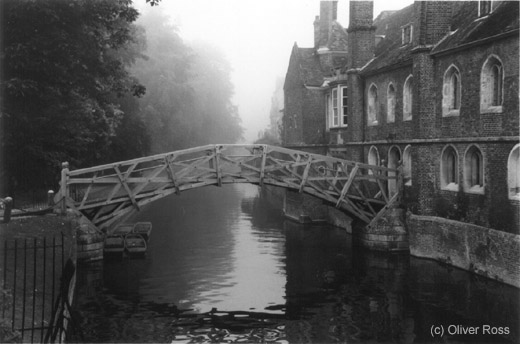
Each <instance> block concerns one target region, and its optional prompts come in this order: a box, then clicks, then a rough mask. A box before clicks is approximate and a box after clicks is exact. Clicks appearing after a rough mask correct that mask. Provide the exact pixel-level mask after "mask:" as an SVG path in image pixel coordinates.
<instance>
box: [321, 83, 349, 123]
mask: <svg viewBox="0 0 520 344" xmlns="http://www.w3.org/2000/svg"><path fill="white" fill-rule="evenodd" d="M344 90H345V92H347V86H345V85H337V86H334V87H331V88H330V90H329V92H328V93H327V95H326V106H327V108H326V110H325V111H326V113H327V118H328V119H327V122H328V123H329V128H330V129H337V128H346V127H348V96H347V97H346V98H347V104H345V100H344V99H345V97H344V95H343V92H344ZM345 121H346V122H347V123H346V124H345Z"/></svg>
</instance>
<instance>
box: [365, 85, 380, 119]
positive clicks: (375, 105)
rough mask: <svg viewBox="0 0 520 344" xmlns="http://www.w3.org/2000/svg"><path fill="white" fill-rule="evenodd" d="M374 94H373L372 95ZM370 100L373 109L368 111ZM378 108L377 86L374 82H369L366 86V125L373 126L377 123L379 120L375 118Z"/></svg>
mask: <svg viewBox="0 0 520 344" xmlns="http://www.w3.org/2000/svg"><path fill="white" fill-rule="evenodd" d="M372 90H374V91H372ZM372 94H374V95H372ZM371 101H372V103H373V106H372V109H373V112H372V111H370V109H371V104H370V103H371ZM378 108H379V99H378V94H377V86H376V85H375V84H371V85H370V87H369V88H368V92H367V110H366V112H367V125H368V126H375V125H378V124H379V122H378V120H377V116H378V112H379V111H378Z"/></svg>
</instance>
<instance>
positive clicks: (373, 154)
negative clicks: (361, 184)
mask: <svg viewBox="0 0 520 344" xmlns="http://www.w3.org/2000/svg"><path fill="white" fill-rule="evenodd" d="M367 162H368V164H369V165H375V166H379V152H378V151H377V148H376V147H374V146H372V147H370V150H369V151H368V159H367ZM368 174H373V171H372V170H368Z"/></svg>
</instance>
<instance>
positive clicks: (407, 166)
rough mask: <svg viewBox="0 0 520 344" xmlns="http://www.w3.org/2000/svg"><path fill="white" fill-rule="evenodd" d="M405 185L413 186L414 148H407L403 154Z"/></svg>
mask: <svg viewBox="0 0 520 344" xmlns="http://www.w3.org/2000/svg"><path fill="white" fill-rule="evenodd" d="M403 179H404V185H412V147H411V146H410V145H408V146H406V148H405V149H404V152H403Z"/></svg>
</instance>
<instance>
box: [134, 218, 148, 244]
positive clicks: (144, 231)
mask: <svg viewBox="0 0 520 344" xmlns="http://www.w3.org/2000/svg"><path fill="white" fill-rule="evenodd" d="M132 233H135V234H140V235H141V236H142V237H143V238H144V239H145V240H146V241H148V239H149V238H150V234H151V233H152V223H151V222H137V223H136V224H135V225H134V229H133V231H132Z"/></svg>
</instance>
